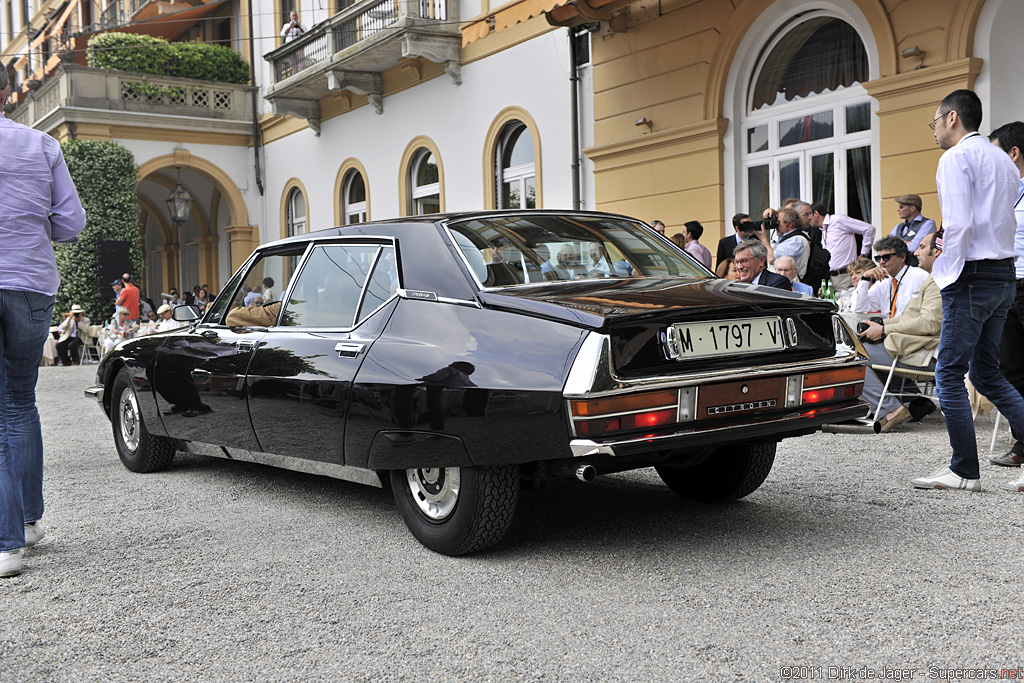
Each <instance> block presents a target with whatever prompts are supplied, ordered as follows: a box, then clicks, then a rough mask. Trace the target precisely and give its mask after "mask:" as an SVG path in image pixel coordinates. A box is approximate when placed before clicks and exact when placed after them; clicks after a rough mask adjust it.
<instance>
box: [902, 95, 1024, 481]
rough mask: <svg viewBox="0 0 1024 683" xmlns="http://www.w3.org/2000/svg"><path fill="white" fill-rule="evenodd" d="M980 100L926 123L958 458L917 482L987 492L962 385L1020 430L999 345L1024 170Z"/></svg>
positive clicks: (949, 405) (944, 391)
mask: <svg viewBox="0 0 1024 683" xmlns="http://www.w3.org/2000/svg"><path fill="white" fill-rule="evenodd" d="M981 116H982V110H981V100H979V99H978V96H977V95H976V94H974V92H972V91H970V90H956V91H954V92H952V93H950V94H949V95H947V96H946V98H945V99H944V100H942V103H941V104H939V107H938V109H937V110H936V112H935V119H934V120H933V121H932V122H931V124H929V125H930V126H931V127H932V128H933V130H934V131H935V142H936V143H937V144H938V145H939V147H941V148H942V149H944V150H946V151H945V153H943V155H942V157H941V158H940V159H939V167H938V171H937V172H936V174H935V182H936V184H937V185H938V189H939V203H940V205H941V206H942V227H943V231H944V235H943V238H942V239H943V244H942V246H943V251H942V255H941V256H940V257H939V258H938V259H937V260H936V261H935V265H934V267H933V268H932V277H933V278H934V279H935V283H936V284H937V285H938V286H939V289H940V291H941V293H942V332H941V334H940V337H939V356H938V361H937V363H936V367H935V380H936V388H937V390H938V394H939V405H940V407H941V408H942V412H943V414H945V416H946V431H947V432H948V433H949V445H950V446H951V447H952V449H953V455H952V458H951V460H950V464H949V467H945V468H943V469H941V470H939V471H937V472H935V473H934V474H931V475H929V476H927V477H921V478H919V479H914V480H913V481H912V482H911V484H912V485H913V486H914V487H916V488H925V489H953V490H960V491H981V472H980V470H979V467H978V442H977V437H976V435H975V432H974V418H973V415H972V414H971V405H970V401H969V400H968V397H967V387H966V386H965V385H964V375H965V374H966V373H967V371H968V369H969V370H970V378H971V383H972V384H973V385H974V386H975V388H977V390H978V391H979V392H980V393H981V394H982V395H984V396H986V397H987V398H988V399H989V400H990V401H992V403H994V404H995V406H996V408H998V409H999V412H1000V413H1002V414H1003V415H1004V416H1005V417H1006V419H1007V421H1008V422H1009V423H1010V427H1011V428H1012V429H1014V430H1015V431H1016V433H1018V434H1021V433H1024V398H1022V397H1021V395H1020V393H1018V391H1017V390H1016V389H1015V388H1014V387H1013V385H1012V384H1010V383H1009V382H1008V381H1007V380H1006V378H1005V377H1003V375H1002V374H1001V373H1000V372H999V341H1000V338H1001V337H1002V334H1003V327H1004V325H1005V323H1006V313H1007V310H1008V309H1009V308H1010V305H1011V304H1012V303H1013V298H1014V295H1015V293H1016V291H1015V281H1016V274H1015V272H1014V263H1013V262H1014V259H1015V258H1016V252H1015V251H1014V248H1013V245H1014V241H1013V240H1014V233H1015V231H1016V228H1017V223H1016V221H1015V220H1014V216H1013V205H1014V203H1015V202H1016V200H1017V194H1018V192H1019V191H1020V174H1019V173H1018V171H1017V167H1016V166H1014V165H1013V162H1012V161H1010V157H1009V156H1007V154H1006V152H1004V151H1002V150H1001V149H999V148H998V147H996V146H995V145H993V144H990V143H989V142H988V140H986V139H985V138H983V137H982V136H981V135H979V134H978V127H979V126H980V125H981Z"/></svg>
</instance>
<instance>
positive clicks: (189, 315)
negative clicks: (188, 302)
mask: <svg viewBox="0 0 1024 683" xmlns="http://www.w3.org/2000/svg"><path fill="white" fill-rule="evenodd" d="M171 317H172V318H173V319H174V320H177V321H178V322H179V323H190V322H192V321H194V320H199V319H200V318H202V317H203V314H202V313H200V312H199V309H198V308H197V307H195V306H175V307H174V310H173V311H171Z"/></svg>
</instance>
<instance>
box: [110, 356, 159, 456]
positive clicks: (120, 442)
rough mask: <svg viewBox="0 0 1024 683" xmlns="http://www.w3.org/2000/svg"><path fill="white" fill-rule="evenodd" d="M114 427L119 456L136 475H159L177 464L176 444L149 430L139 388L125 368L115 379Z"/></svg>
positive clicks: (111, 403)
mask: <svg viewBox="0 0 1024 683" xmlns="http://www.w3.org/2000/svg"><path fill="white" fill-rule="evenodd" d="M110 424H111V426H112V427H113V429H114V446H115V447H116V448H117V456H118V457H119V458H121V464H123V465H124V466H125V467H127V468H128V469H130V470H131V471H132V472H156V471H158V470H163V469H166V468H167V467H168V466H169V465H170V464H171V461H172V460H174V454H175V448H174V442H173V441H171V440H170V439H168V438H167V437H164V436H153V435H152V434H150V433H149V430H148V429H146V422H145V420H144V419H143V417H142V412H141V411H140V410H139V397H138V395H137V394H136V393H135V384H134V382H132V376H131V375H130V374H129V373H128V370H127V368H121V371H120V372H119V373H118V374H117V377H116V378H115V379H114V387H113V393H112V394H111V396H110Z"/></svg>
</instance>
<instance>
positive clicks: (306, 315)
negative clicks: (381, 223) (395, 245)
mask: <svg viewBox="0 0 1024 683" xmlns="http://www.w3.org/2000/svg"><path fill="white" fill-rule="evenodd" d="M379 250H380V247H378V246H377V245H342V244H329V245H322V246H318V247H316V248H315V249H313V251H312V253H310V255H309V258H308V259H307V260H306V263H305V264H304V265H303V266H302V270H301V271H300V272H299V274H298V276H296V280H295V285H294V287H293V288H292V291H291V294H290V297H289V299H288V302H287V306H286V307H285V311H284V316H283V317H282V320H281V324H282V325H286V326H290V327H294V326H306V327H334V328H343V329H349V328H351V327H352V326H353V324H354V321H355V316H356V309H357V308H358V307H359V298H360V295H361V294H362V292H363V285H364V284H365V283H366V280H367V276H368V275H369V273H370V269H371V268H372V267H373V264H374V262H375V260H376V258H377V252H378V251H379Z"/></svg>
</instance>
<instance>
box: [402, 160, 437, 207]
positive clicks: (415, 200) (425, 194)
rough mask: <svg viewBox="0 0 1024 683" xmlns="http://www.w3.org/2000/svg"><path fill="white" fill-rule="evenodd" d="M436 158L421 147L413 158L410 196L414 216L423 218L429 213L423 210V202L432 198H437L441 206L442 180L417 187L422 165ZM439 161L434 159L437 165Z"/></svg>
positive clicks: (410, 169)
mask: <svg viewBox="0 0 1024 683" xmlns="http://www.w3.org/2000/svg"><path fill="white" fill-rule="evenodd" d="M432 156H434V153H433V152H432V151H431V150H430V149H428V148H426V147H421V148H420V149H419V150H417V151H416V155H415V156H414V157H413V160H412V163H411V164H409V195H410V197H409V198H410V200H411V204H412V206H411V207H410V208H411V209H412V215H414V216H423V215H425V214H426V213H427V212H426V211H424V210H423V200H425V199H430V198H431V197H437V205H438V207H440V206H441V182H440V179H439V180H438V182H436V183H429V184H427V185H417V184H416V178H417V176H419V174H420V173H419V171H420V165H421V164H423V162H425V161H426V160H427V159H429V158H430V157H432ZM437 163H438V162H437V159H434V164H435V165H436V164H437ZM440 170H441V169H440V166H438V173H439V174H440Z"/></svg>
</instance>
